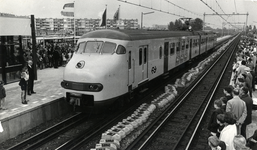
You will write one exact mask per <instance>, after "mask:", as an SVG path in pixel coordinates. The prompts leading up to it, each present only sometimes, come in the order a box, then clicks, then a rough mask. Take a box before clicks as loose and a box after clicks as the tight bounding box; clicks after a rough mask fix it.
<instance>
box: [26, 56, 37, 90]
mask: <svg viewBox="0 0 257 150" xmlns="http://www.w3.org/2000/svg"><path fill="white" fill-rule="evenodd" d="M27 68H28V72H29V80H28V95H31V94H36V92H35V91H34V80H35V75H34V67H33V62H32V60H29V61H28V67H27Z"/></svg>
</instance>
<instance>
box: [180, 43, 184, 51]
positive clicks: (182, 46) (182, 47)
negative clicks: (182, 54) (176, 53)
mask: <svg viewBox="0 0 257 150" xmlns="http://www.w3.org/2000/svg"><path fill="white" fill-rule="evenodd" d="M181 49H182V51H183V50H184V49H185V41H183V42H182V45H181Z"/></svg>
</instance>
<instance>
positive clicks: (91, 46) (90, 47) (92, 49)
mask: <svg viewBox="0 0 257 150" xmlns="http://www.w3.org/2000/svg"><path fill="white" fill-rule="evenodd" d="M102 45H103V42H102V41H88V42H87V44H86V48H85V51H84V52H85V53H100V50H101V47H102Z"/></svg>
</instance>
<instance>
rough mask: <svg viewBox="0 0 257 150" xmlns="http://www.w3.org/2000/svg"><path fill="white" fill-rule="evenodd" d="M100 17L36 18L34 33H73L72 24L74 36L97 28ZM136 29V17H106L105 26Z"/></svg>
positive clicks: (38, 34) (41, 34)
mask: <svg viewBox="0 0 257 150" xmlns="http://www.w3.org/2000/svg"><path fill="white" fill-rule="evenodd" d="M99 22H100V19H88V18H84V19H82V18H80V19H75V22H74V18H36V23H35V24H36V35H37V36H45V35H59V36H64V35H74V25H75V32H76V36H81V35H83V34H84V33H86V32H88V31H92V30H96V29H99V28H103V27H99ZM118 27H119V28H122V29H137V28H139V24H138V19H121V20H118V21H117V22H116V21H114V20H113V19H107V28H118Z"/></svg>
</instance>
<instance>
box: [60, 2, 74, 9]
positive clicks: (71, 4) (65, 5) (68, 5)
mask: <svg viewBox="0 0 257 150" xmlns="http://www.w3.org/2000/svg"><path fill="white" fill-rule="evenodd" d="M66 7H70V8H74V3H67V4H64V6H63V9H65V8H66Z"/></svg>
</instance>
